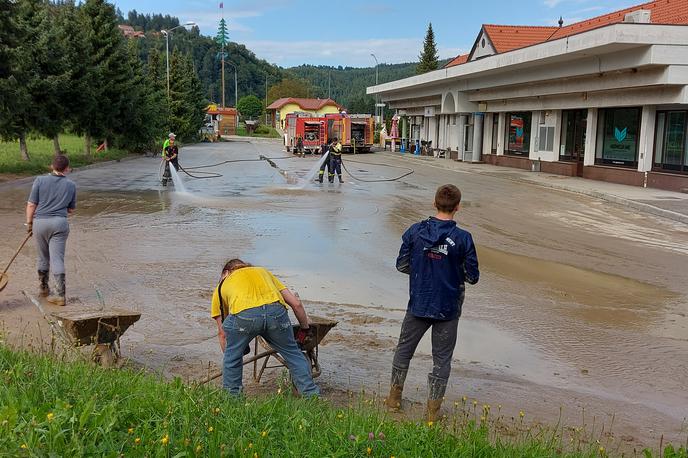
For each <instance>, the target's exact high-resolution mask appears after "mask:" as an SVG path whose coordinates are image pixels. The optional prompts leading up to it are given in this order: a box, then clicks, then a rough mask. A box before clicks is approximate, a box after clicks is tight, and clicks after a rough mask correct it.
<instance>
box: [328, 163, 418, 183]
mask: <svg viewBox="0 0 688 458" xmlns="http://www.w3.org/2000/svg"><path fill="white" fill-rule="evenodd" d="M347 162H354V163H356V164H366V165H377V166H380V167H390V168H393V169H402V170H407V172H406V173H404V174H402V175H399V176H398V177H394V178H379V179H376V180H366V179H365V178H358V177H357V176H356V175H354V174H353V173H351V172H350V171H349V169H348V168H346V163H347ZM342 167H344V170H346V173H348V174H349V176H350V177H351V178H353V179H354V180H356V181H360V182H362V183H385V182H389V181H398V180H401V179H402V178H404V177H407V176H409V175H411V174H412V173H413V172H414V170H413V169H412V168H409V167H401V166H398V165H389V164H377V163H374V162H361V161H354V160H351V159H347V160H346V161H342Z"/></svg>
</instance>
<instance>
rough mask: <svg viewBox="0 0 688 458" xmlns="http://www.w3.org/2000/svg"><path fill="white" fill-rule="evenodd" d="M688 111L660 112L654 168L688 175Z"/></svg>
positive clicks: (658, 113)
mask: <svg viewBox="0 0 688 458" xmlns="http://www.w3.org/2000/svg"><path fill="white" fill-rule="evenodd" d="M687 129H688V111H658V112H657V126H656V129H655V161H654V168H655V169H659V170H666V171H671V172H682V173H688V131H687Z"/></svg>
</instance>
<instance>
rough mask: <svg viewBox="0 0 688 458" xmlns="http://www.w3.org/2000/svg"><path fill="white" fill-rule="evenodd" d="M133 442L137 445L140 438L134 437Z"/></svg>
mask: <svg viewBox="0 0 688 458" xmlns="http://www.w3.org/2000/svg"><path fill="white" fill-rule="evenodd" d="M134 443H135V444H136V445H139V444H140V443H141V438H140V437H137V438H136V439H134Z"/></svg>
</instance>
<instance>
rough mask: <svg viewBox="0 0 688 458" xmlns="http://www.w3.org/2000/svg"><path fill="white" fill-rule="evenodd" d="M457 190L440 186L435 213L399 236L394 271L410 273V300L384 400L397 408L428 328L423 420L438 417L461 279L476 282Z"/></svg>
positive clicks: (454, 334) (462, 288)
mask: <svg viewBox="0 0 688 458" xmlns="http://www.w3.org/2000/svg"><path fill="white" fill-rule="evenodd" d="M460 202H461V191H460V190H459V188H457V187H456V186H454V185H451V184H446V185H443V186H440V187H439V188H438V189H437V192H436V194H435V208H436V209H437V215H435V216H434V217H430V218H428V219H426V220H424V221H421V222H419V223H416V224H414V225H412V226H411V227H410V228H408V229H407V230H406V232H404V235H403V236H402V244H401V249H400V250H399V256H398V257H397V270H399V272H402V273H405V274H408V275H409V302H408V308H407V311H406V316H405V317H404V321H403V323H402V325H401V333H400V335H399V343H398V344H397V348H396V351H395V353H394V361H393V362H392V386H391V388H390V393H389V397H388V398H387V400H386V401H385V402H386V404H387V406H388V407H390V408H393V409H398V408H400V407H401V394H402V391H403V389H404V381H405V380H406V374H407V372H408V368H409V364H410V362H411V358H412V357H413V354H414V352H415V351H416V347H417V346H418V343H419V342H420V340H421V338H422V337H423V335H424V334H425V332H426V331H427V330H428V329H429V328H432V359H433V369H432V372H431V373H430V374H428V404H427V419H428V421H435V420H436V419H437V417H438V413H439V410H440V406H441V405H442V399H443V397H444V392H445V391H446V389H447V382H448V380H449V373H450V372H451V360H452V357H453V355H454V347H455V346H456V338H457V332H458V327H459V317H460V316H461V307H462V305H463V301H464V293H465V283H466V282H467V283H470V284H471V285H474V284H476V283H477V282H478V279H479V277H480V271H479V270H478V256H477V254H476V251H475V245H474V244H473V237H472V236H471V234H470V233H469V232H468V231H465V230H463V229H461V228H459V227H458V226H457V225H456V222H455V221H454V215H455V214H456V212H457V211H459V204H460Z"/></svg>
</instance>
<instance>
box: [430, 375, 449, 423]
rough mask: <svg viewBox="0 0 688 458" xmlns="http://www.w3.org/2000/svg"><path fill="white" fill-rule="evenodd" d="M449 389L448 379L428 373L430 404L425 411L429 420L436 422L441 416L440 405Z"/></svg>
mask: <svg viewBox="0 0 688 458" xmlns="http://www.w3.org/2000/svg"><path fill="white" fill-rule="evenodd" d="M445 391H447V380H446V379H442V378H439V377H435V376H434V375H432V374H428V406H427V410H426V412H425V414H426V417H427V421H429V422H430V421H432V422H435V421H437V420H439V419H440V418H441V416H440V407H442V401H443V400H444V392H445Z"/></svg>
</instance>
